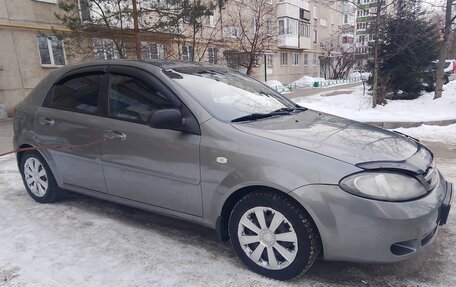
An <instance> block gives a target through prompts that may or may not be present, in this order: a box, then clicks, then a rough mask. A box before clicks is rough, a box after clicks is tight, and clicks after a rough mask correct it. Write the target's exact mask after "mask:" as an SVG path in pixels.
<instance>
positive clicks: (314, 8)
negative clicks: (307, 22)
mask: <svg viewBox="0 0 456 287" xmlns="http://www.w3.org/2000/svg"><path fill="white" fill-rule="evenodd" d="M313 12H314V13H313V14H314V15H313V16H314V19H317V18H318V15H317V14H318V7H317V6H313Z"/></svg>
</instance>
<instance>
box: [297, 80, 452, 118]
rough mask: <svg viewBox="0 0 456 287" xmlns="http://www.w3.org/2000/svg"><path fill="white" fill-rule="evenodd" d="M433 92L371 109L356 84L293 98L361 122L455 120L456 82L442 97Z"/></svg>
mask: <svg viewBox="0 0 456 287" xmlns="http://www.w3.org/2000/svg"><path fill="white" fill-rule="evenodd" d="M433 97H434V93H425V94H423V95H422V96H421V97H419V98H418V99H415V100H394V101H389V102H388V104H386V105H385V106H377V107H376V108H375V109H374V108H372V97H371V96H370V95H368V91H367V87H366V94H365V95H363V87H362V86H359V87H358V88H357V89H356V90H355V91H354V92H352V93H350V94H340V95H336V96H326V97H324V96H321V95H320V94H316V95H312V96H306V97H299V98H295V99H293V100H294V101H295V102H296V103H297V104H299V105H302V106H304V107H307V108H310V109H314V110H318V111H322V112H325V113H329V114H334V115H337V116H341V117H345V118H349V119H353V120H357V121H364V122H397V121H406V122H423V121H437V120H452V119H456V81H452V82H450V83H448V84H447V85H446V86H445V87H444V92H443V96H442V97H441V98H440V99H437V100H433Z"/></svg>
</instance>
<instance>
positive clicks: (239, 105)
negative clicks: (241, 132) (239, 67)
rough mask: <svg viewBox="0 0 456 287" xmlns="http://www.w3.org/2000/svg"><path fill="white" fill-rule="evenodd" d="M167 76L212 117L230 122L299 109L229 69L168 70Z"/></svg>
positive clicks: (269, 90)
mask: <svg viewBox="0 0 456 287" xmlns="http://www.w3.org/2000/svg"><path fill="white" fill-rule="evenodd" d="M165 74H166V75H168V77H170V78H171V79H172V80H173V81H175V82H176V83H177V84H178V85H180V86H181V87H182V88H184V89H185V90H186V91H187V92H188V93H190V94H191V95H192V96H193V97H194V98H195V99H196V100H197V101H198V102H199V103H200V104H201V105H202V106H203V107H204V108H205V109H206V110H207V111H208V112H209V113H210V114H211V115H212V116H214V117H215V118H218V119H220V120H222V121H226V122H228V121H232V120H234V119H239V118H241V117H245V116H248V115H252V114H255V115H258V114H268V113H272V112H274V111H278V110H286V109H296V108H297V107H298V106H297V105H296V104H294V103H293V102H291V101H290V100H288V99H286V98H284V97H283V96H281V95H280V94H278V93H277V92H275V91H274V90H272V89H271V88H269V87H267V86H266V85H263V84H261V83H260V82H258V81H256V80H254V79H252V78H250V77H248V76H245V75H243V74H241V73H239V72H236V71H232V70H229V69H222V68H211V67H185V68H176V69H170V70H166V71H165ZM277 115H283V113H281V114H279V113H278V114H277Z"/></svg>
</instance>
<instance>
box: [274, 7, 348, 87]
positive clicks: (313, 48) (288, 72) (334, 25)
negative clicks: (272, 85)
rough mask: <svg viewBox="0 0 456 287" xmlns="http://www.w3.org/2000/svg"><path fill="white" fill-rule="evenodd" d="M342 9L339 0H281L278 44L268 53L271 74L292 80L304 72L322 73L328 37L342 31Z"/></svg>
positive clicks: (278, 20) (314, 75) (287, 80)
mask: <svg viewBox="0 0 456 287" xmlns="http://www.w3.org/2000/svg"><path fill="white" fill-rule="evenodd" d="M342 12H343V10H342V4H341V3H340V2H337V1H336V2H334V1H325V0H311V1H309V0H277V3H276V13H277V34H278V35H277V48H276V53H275V54H271V55H268V56H267V65H268V69H267V71H268V73H267V74H268V75H267V78H268V79H271V80H272V79H274V80H279V81H281V82H283V83H289V82H292V81H294V80H297V79H299V78H300V77H302V76H304V75H308V76H313V77H320V76H321V74H320V71H321V69H320V63H319V57H320V56H321V55H323V54H324V53H325V47H324V43H325V41H328V40H329V39H330V38H331V37H333V36H334V35H340V31H341V27H342V21H343V16H342V15H343V13H342ZM337 37H338V36H337ZM337 41H339V37H338V39H337Z"/></svg>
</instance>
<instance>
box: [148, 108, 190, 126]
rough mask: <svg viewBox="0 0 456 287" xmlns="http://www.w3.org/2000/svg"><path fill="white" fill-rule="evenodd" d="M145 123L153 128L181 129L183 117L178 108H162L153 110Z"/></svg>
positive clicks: (183, 123) (183, 121) (183, 122)
mask: <svg viewBox="0 0 456 287" xmlns="http://www.w3.org/2000/svg"><path fill="white" fill-rule="evenodd" d="M147 124H148V125H149V126H150V127H152V128H155V129H167V130H176V131H182V130H183V128H184V126H185V119H184V118H183V117H182V113H181V111H180V110H179V109H163V110H157V111H155V112H153V113H152V114H151V115H150V116H149V119H148V120H147Z"/></svg>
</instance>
